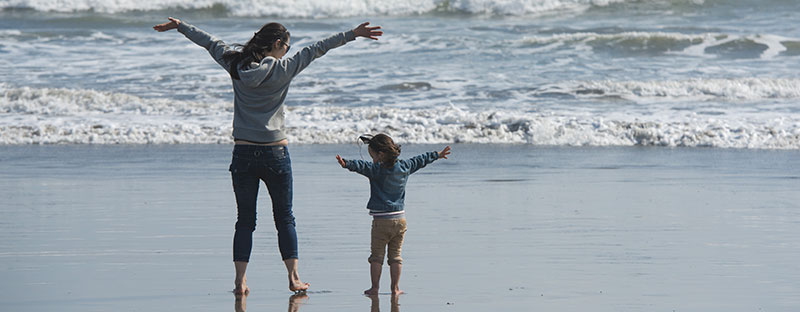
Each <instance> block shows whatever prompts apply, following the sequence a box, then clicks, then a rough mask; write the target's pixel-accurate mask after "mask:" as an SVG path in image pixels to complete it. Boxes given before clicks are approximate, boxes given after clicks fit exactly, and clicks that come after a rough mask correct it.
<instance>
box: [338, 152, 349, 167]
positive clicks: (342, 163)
mask: <svg viewBox="0 0 800 312" xmlns="http://www.w3.org/2000/svg"><path fill="white" fill-rule="evenodd" d="M336 160H338V161H339V165H342V168H347V163H345V162H344V159H342V156H339V155H336Z"/></svg>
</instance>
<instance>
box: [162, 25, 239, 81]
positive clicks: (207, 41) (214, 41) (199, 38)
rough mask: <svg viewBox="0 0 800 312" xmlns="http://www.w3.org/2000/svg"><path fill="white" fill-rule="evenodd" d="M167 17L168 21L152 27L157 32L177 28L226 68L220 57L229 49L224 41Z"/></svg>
mask: <svg viewBox="0 0 800 312" xmlns="http://www.w3.org/2000/svg"><path fill="white" fill-rule="evenodd" d="M168 19H169V22H166V23H163V24H158V25H155V26H153V29H155V30H156V31H158V32H164V31H168V30H172V29H176V28H177V29H178V32H180V33H182V34H183V35H184V36H186V38H189V40H191V41H192V42H194V43H196V44H197V45H199V46H201V47H203V48H205V49H206V50H208V53H209V54H211V57H213V58H214V60H215V61H217V63H218V64H219V65H220V66H222V68H224V69H225V70H226V71H227V70H228V68H229V65H228V64H227V63H225V61H223V59H222V55H223V54H225V52H226V51H228V50H229V49H230V47H229V46H228V45H227V44H225V42H223V41H222V40H220V39H218V38H217V37H214V36H213V35H211V34H209V33H207V32H205V31H203V30H201V29H199V28H197V27H195V26H192V25H189V24H187V23H185V22H181V20H179V19H177V18H172V17H169V18H168Z"/></svg>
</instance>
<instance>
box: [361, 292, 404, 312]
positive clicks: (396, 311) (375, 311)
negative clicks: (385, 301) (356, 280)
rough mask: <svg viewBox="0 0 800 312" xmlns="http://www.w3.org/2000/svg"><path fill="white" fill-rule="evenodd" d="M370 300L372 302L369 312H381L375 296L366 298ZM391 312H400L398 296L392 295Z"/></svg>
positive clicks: (378, 301)
mask: <svg viewBox="0 0 800 312" xmlns="http://www.w3.org/2000/svg"><path fill="white" fill-rule="evenodd" d="M367 297H369V299H370V300H372V306H371V308H370V310H369V311H370V312H381V300H380V299H379V298H378V296H377V295H371V296H367ZM391 298H392V300H391V302H392V312H400V302H399V299H400V296H399V295H392V296H391Z"/></svg>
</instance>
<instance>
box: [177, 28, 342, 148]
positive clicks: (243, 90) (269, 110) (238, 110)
mask: <svg viewBox="0 0 800 312" xmlns="http://www.w3.org/2000/svg"><path fill="white" fill-rule="evenodd" d="M178 31H179V32H180V33H182V34H184V35H185V36H186V38H189V40H191V41H192V42H194V43H196V44H197V45H199V46H201V47H203V48H206V50H208V53H209V54H211V57H213V58H214V60H215V61H217V63H218V64H219V65H220V66H222V68H224V69H225V71H228V72H229V71H230V64H227V63H226V62H225V61H224V60H223V59H222V55H223V54H225V53H226V52H228V51H233V47H231V46H228V45H227V44H225V42H223V41H222V40H219V39H217V38H216V37H214V36H212V35H211V34H209V33H207V32H205V31H202V30H200V29H198V28H197V27H195V26H192V25H190V24H187V23H185V22H181V23H180V25H178ZM355 39H356V35H355V33H354V32H353V31H352V30H351V31H347V32H342V33H338V34H335V35H333V36H331V37H329V38H327V39H324V40H321V41H319V42H317V43H315V44H312V45H310V46H308V47H305V48H303V49H302V50H300V51H299V52H297V53H296V54H295V55H293V56H291V57H284V58H281V59H275V58H273V57H271V56H268V57H265V58H264V59H263V60H261V62H260V63H256V62H252V63H250V64H240V65H239V68H237V70H238V71H239V77H240V78H241V80H235V79H231V80H232V81H233V94H234V97H233V137H234V139H241V140H247V141H251V142H259V143H268V142H275V141H280V140H283V139H285V138H286V134H285V133H284V132H283V124H284V121H283V119H284V115H285V112H284V107H283V106H284V105H283V101H284V99H286V92H287V91H288V90H289V84H290V83H291V82H292V78H294V76H297V74H299V73H300V72H301V71H303V69H305V68H306V67H307V66H308V65H309V64H311V61H313V60H314V59H316V58H318V57H320V56H323V55H325V53H326V52H328V50H330V49H333V48H336V47H339V46H342V45H344V44H345V43H347V42H349V41H353V40H355Z"/></svg>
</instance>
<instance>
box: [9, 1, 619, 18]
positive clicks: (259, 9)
mask: <svg viewBox="0 0 800 312" xmlns="http://www.w3.org/2000/svg"><path fill="white" fill-rule="evenodd" d="M619 2H626V0H373V1H366V0H345V1H329V0H298V1H278V0H268V1H258V0H164V1H144V2H142V1H138V2H137V1H115V0H61V1H57V2H53V1H51V0H0V8H2V9H32V10H37V11H44V12H86V11H90V12H100V13H124V12H133V11H160V10H175V9H177V10H213V11H218V10H224V11H226V12H227V13H228V14H230V15H233V16H281V17H344V16H364V15H409V14H410V15H415V14H426V13H435V12H455V13H466V14H491V15H527V14H538V13H546V12H552V11H557V10H575V9H585V8H588V7H592V6H607V5H609V4H612V3H619Z"/></svg>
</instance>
